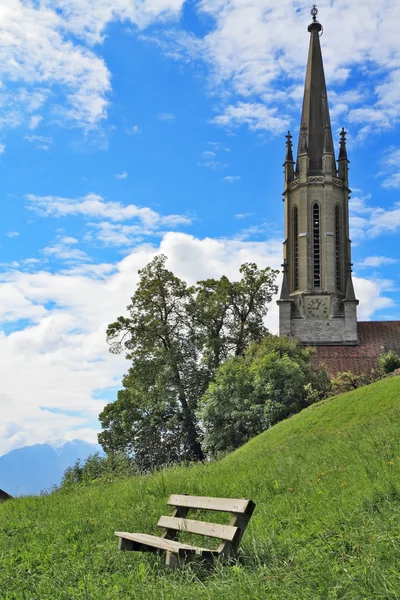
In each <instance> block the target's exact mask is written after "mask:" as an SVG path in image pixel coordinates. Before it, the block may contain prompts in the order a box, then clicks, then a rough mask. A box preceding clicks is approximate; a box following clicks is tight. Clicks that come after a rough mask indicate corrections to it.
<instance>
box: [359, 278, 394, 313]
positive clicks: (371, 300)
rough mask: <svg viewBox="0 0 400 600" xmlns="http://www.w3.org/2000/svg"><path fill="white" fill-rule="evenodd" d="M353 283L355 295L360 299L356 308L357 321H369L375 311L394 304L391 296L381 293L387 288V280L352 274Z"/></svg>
mask: <svg viewBox="0 0 400 600" xmlns="http://www.w3.org/2000/svg"><path fill="white" fill-rule="evenodd" d="M353 283H354V291H355V294H356V297H357V298H359V299H360V304H359V306H358V308H357V318H358V320H359V321H369V320H370V319H371V317H372V316H373V314H374V313H375V312H376V311H378V310H381V309H383V308H389V307H391V306H394V302H393V300H392V299H391V298H387V297H385V296H382V295H381V294H382V292H384V291H385V289H387V282H385V281H379V280H376V281H373V280H370V279H362V278H360V277H357V276H354V277H353Z"/></svg>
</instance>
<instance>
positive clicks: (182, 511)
mask: <svg viewBox="0 0 400 600" xmlns="http://www.w3.org/2000/svg"><path fill="white" fill-rule="evenodd" d="M167 504H168V505H169V506H175V510H174V511H173V513H172V515H171V516H170V517H160V520H159V521H158V523H157V526H158V527H162V528H163V532H162V533H161V536H156V535H148V534H146V533H127V532H125V531H116V532H115V535H117V536H118V537H119V538H120V540H119V549H120V550H133V551H140V552H160V551H164V550H165V551H166V553H167V558H166V563H167V565H168V566H170V567H176V566H177V564H178V560H179V558H188V557H193V556H196V555H197V556H201V557H202V558H203V559H205V560H207V561H210V562H212V561H213V559H214V558H216V557H218V556H220V557H221V558H222V559H224V560H229V559H230V558H234V557H235V556H236V552H237V548H238V546H239V543H240V540H241V539H242V536H243V534H244V532H245V529H246V527H247V524H248V522H249V520H250V518H251V515H252V514H253V511H254V509H255V506H256V505H255V504H254V502H253V501H252V500H248V499H247V498H239V499H234V498H208V497H205V496H180V495H177V494H172V496H170V497H169V499H168V502H167ZM190 509H197V510H215V511H220V512H230V513H232V516H231V520H230V522H229V525H220V524H219V523H206V522H204V521H195V520H192V519H187V518H186V517H187V514H188V512H189V510H190ZM181 531H185V532H188V533H194V534H197V535H203V536H207V537H212V538H218V539H220V540H221V543H220V544H219V546H218V548H217V549H216V550H211V549H209V548H202V547H199V546H193V545H191V544H185V543H181V542H179V541H178V536H179V533H180V532H181Z"/></svg>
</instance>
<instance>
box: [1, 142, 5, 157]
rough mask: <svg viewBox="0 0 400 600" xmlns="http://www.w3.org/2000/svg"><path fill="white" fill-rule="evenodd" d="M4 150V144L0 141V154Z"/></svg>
mask: <svg viewBox="0 0 400 600" xmlns="http://www.w3.org/2000/svg"><path fill="white" fill-rule="evenodd" d="M5 151H6V147H5V145H4V144H2V143H0V154H4V152H5Z"/></svg>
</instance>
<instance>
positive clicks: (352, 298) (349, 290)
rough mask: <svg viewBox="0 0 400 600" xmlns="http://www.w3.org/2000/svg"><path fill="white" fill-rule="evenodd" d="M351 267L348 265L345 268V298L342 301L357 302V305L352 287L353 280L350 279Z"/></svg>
mask: <svg viewBox="0 0 400 600" xmlns="http://www.w3.org/2000/svg"><path fill="white" fill-rule="evenodd" d="M352 266H353V265H352V264H351V263H350V264H349V265H348V267H347V282H346V296H345V299H344V301H345V302H357V304H358V300H357V299H356V294H355V292H354V286H353V279H352V277H351V267H352Z"/></svg>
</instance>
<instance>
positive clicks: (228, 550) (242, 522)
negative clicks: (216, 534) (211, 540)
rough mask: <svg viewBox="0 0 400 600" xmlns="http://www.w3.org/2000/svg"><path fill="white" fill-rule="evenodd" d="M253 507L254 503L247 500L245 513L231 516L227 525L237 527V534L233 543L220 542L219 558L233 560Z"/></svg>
mask: <svg viewBox="0 0 400 600" xmlns="http://www.w3.org/2000/svg"><path fill="white" fill-rule="evenodd" d="M255 507H256V505H255V503H254V502H253V501H252V500H249V503H248V505H247V508H246V512H245V513H233V514H232V518H231V520H230V523H229V525H230V526H231V527H237V528H238V534H237V535H236V537H235V539H234V540H233V542H222V543H221V544H220V545H219V546H218V552H219V553H220V555H221V558H225V559H229V558H234V557H235V556H236V552H237V549H238V546H239V544H240V541H241V539H242V537H243V534H244V532H245V531H246V527H247V525H248V523H249V521H250V519H251V516H252V514H253V512H254V509H255Z"/></svg>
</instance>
